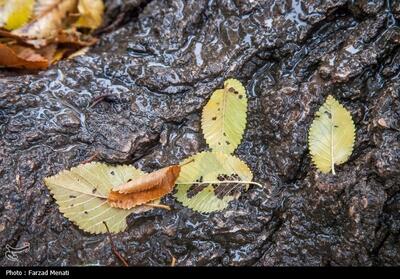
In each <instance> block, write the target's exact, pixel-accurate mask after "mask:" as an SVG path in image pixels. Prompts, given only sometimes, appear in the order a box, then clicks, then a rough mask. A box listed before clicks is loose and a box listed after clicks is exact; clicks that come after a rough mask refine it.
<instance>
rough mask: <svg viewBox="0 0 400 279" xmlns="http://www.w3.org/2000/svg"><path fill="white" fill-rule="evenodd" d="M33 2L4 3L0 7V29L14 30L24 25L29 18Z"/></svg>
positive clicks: (24, 0) (13, 0) (14, 0)
mask: <svg viewBox="0 0 400 279" xmlns="http://www.w3.org/2000/svg"><path fill="white" fill-rule="evenodd" d="M34 3H35V0H12V1H4V3H3V4H2V5H0V27H4V28H5V29H7V30H14V29H17V28H19V27H21V26H23V25H25V24H26V23H27V22H28V21H29V19H30V18H31V15H32V11H33V5H34Z"/></svg>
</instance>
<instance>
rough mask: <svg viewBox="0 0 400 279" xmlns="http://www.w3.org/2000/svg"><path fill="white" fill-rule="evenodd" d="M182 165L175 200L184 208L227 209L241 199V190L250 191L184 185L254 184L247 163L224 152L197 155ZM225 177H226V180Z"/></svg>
mask: <svg viewBox="0 0 400 279" xmlns="http://www.w3.org/2000/svg"><path fill="white" fill-rule="evenodd" d="M181 166H182V168H181V173H180V175H179V178H178V180H177V181H176V183H177V186H176V189H177V192H176V193H175V197H176V198H177V200H178V201H180V202H181V203H182V204H183V205H184V206H187V207H189V208H191V209H193V210H195V211H198V212H203V213H208V212H212V211H220V210H223V209H225V208H226V207H227V206H228V203H229V202H230V201H232V200H234V199H237V198H238V197H239V196H240V194H241V191H242V190H247V189H248V184H245V183H225V184H216V183H203V184H192V183H188V184H185V183H187V182H195V181H197V182H203V181H204V182H207V181H210V182H214V181H228V180H235V181H251V180H252V178H253V174H252V173H251V171H250V169H249V167H248V166H247V165H246V164H245V163H244V162H242V161H241V160H240V159H239V158H237V157H234V156H232V155H228V154H225V153H222V152H201V153H198V154H196V155H194V156H192V157H190V158H188V159H186V160H184V161H183V162H182V163H181ZM224 175H226V176H227V177H223V176H224Z"/></svg>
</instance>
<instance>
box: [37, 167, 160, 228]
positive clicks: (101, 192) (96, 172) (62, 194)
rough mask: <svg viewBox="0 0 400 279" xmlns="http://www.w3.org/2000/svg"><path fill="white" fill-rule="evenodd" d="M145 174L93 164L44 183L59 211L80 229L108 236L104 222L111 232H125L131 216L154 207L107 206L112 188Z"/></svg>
mask: <svg viewBox="0 0 400 279" xmlns="http://www.w3.org/2000/svg"><path fill="white" fill-rule="evenodd" d="M143 174H144V173H143V172H142V171H140V170H138V169H135V168H134V167H132V166H127V165H124V166H110V165H107V164H104V163H98V162H93V163H88V164H84V165H79V166H78V167H75V168H72V169H71V170H69V171H62V172H60V173H59V174H57V175H54V176H51V177H47V178H45V184H46V186H47V187H48V188H49V189H50V191H51V193H52V194H53V196H54V198H55V199H56V202H57V204H58V205H59V206H60V211H61V212H62V213H63V214H64V216H65V217H67V218H68V219H69V220H71V221H72V222H73V223H74V224H76V225H77V226H78V227H79V228H81V229H82V230H84V231H86V232H89V233H105V232H107V230H106V227H105V225H104V224H103V222H106V223H107V225H108V227H109V229H110V231H111V232H113V233H117V232H121V231H123V230H125V228H126V226H127V224H126V217H127V216H128V215H129V214H131V213H140V212H144V211H147V210H150V209H151V207H149V206H146V205H143V206H138V207H134V208H132V209H129V210H124V209H119V208H113V207H111V206H109V205H108V203H107V196H108V194H109V192H110V191H111V190H112V188H113V187H117V186H119V185H121V184H124V183H126V182H127V181H128V180H130V179H135V178H137V177H139V176H141V175H143ZM157 202H158V201H157ZM152 203H155V202H152Z"/></svg>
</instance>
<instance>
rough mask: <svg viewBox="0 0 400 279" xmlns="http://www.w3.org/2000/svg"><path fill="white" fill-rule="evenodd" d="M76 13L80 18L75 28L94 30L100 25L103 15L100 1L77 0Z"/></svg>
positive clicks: (102, 5)
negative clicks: (77, 12)
mask: <svg viewBox="0 0 400 279" xmlns="http://www.w3.org/2000/svg"><path fill="white" fill-rule="evenodd" d="M78 11H79V13H80V17H79V19H78V21H77V22H76V24H75V25H76V26H77V27H86V28H90V29H96V28H97V27H99V26H100V25H101V23H102V20H103V13H104V4H103V1H102V0H79V3H78Z"/></svg>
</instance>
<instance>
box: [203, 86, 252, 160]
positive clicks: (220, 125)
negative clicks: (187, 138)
mask: <svg viewBox="0 0 400 279" xmlns="http://www.w3.org/2000/svg"><path fill="white" fill-rule="evenodd" d="M246 113H247V96H246V90H245V88H244V87H243V85H242V84H241V83H240V81H238V80H236V79H228V80H226V81H225V83H224V88H223V89H218V90H216V91H215V92H214V93H213V94H212V96H211V98H210V100H209V101H208V103H207V105H206V106H205V107H204V109H203V114H202V120H201V125H202V129H203V132H204V137H205V139H206V142H207V144H208V145H209V146H210V148H211V149H212V150H213V151H222V152H224V153H228V154H229V153H232V152H233V151H234V150H235V149H236V147H237V146H238V145H239V144H240V142H241V140H242V137H243V132H244V129H245V127H246Z"/></svg>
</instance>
